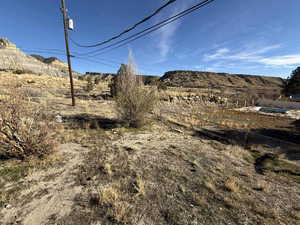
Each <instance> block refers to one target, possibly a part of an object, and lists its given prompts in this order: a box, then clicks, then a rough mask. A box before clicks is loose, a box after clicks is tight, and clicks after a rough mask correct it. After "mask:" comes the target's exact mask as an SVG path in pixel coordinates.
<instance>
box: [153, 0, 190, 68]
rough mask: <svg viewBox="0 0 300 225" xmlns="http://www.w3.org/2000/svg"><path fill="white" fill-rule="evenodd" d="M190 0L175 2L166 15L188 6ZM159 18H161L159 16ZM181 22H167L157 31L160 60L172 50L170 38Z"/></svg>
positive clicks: (168, 15) (165, 57)
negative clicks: (172, 8)
mask: <svg viewBox="0 0 300 225" xmlns="http://www.w3.org/2000/svg"><path fill="white" fill-rule="evenodd" d="M190 3H191V0H185V1H182V2H180V3H179V4H177V5H176V6H175V8H174V10H172V11H171V12H169V13H168V14H167V15H166V17H171V16H174V15H176V14H178V13H179V12H181V11H182V10H184V9H186V8H188V6H189V5H190ZM160 19H161V18H160ZM180 25H181V22H180V21H175V22H173V23H170V24H168V25H167V26H165V27H163V28H162V29H160V32H159V33H158V38H159V42H158V49H159V53H160V60H159V61H160V62H163V61H165V60H166V59H167V56H168V55H169V53H170V52H171V51H172V43H173V42H172V38H173V37H174V36H175V34H176V31H177V30H178V28H179V27H180Z"/></svg>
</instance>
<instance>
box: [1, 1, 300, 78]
mask: <svg viewBox="0 0 300 225" xmlns="http://www.w3.org/2000/svg"><path fill="white" fill-rule="evenodd" d="M66 2H67V7H68V9H69V14H70V17H72V18H73V19H74V22H75V30H74V31H71V32H70V35H71V36H72V38H73V39H74V40H76V41H78V42H80V43H82V44H93V43H95V42H97V41H102V40H105V39H107V38H110V37H111V36H113V35H114V34H117V33H118V32H120V31H122V30H124V29H125V28H127V27H129V26H130V25H132V24H134V23H135V22H137V21H138V20H140V19H142V18H143V17H145V16H146V15H148V14H150V13H152V12H153V10H155V9H156V8H158V7H159V6H161V5H162V4H163V3H164V2H166V0H165V1H162V0H143V1H141V0H126V1H122V0H101V1H99V0H86V1H82V0H66ZM198 2H200V0H177V2H176V3H175V4H172V5H171V6H169V7H168V8H167V9H164V10H163V11H162V12H161V13H160V14H159V15H157V16H156V17H154V18H152V20H150V21H148V22H147V23H145V24H144V25H142V26H140V27H139V28H138V29H137V31H139V30H141V29H143V28H146V27H148V26H151V25H153V24H154V23H157V22H158V21H160V20H162V19H164V18H167V17H170V16H171V15H174V14H175V13H176V12H180V11H181V10H184V9H186V8H187V7H189V6H192V5H194V4H196V3H198ZM59 8H60V0H43V1H41V0H3V1H2V2H1V9H0V27H1V32H0V36H1V37H7V38H9V39H10V40H12V41H13V42H15V43H16V44H17V46H18V47H21V48H24V49H27V50H28V49H61V50H62V51H63V50H64V36H63V29H62V18H61V13H60V10H59ZM299 8H300V1H299V0H285V1H280V0H216V1H215V2H213V3H212V4H210V5H209V6H206V7H204V8H202V9H200V10H198V11H196V12H194V13H192V14H191V15H188V16H186V17H184V18H183V19H182V20H180V21H179V22H175V23H172V24H170V25H168V26H166V27H164V28H163V29H161V30H158V31H156V32H154V33H152V34H151V35H149V36H146V37H144V38H142V39H139V40H137V41H135V42H132V43H130V44H129V45H127V46H125V47H122V48H119V49H115V50H113V51H111V52H108V53H105V54H103V55H100V56H97V57H94V58H93V62H88V61H85V60H80V59H76V58H74V59H73V60H72V61H73V67H74V69H75V70H77V71H79V72H83V73H84V72H86V71H98V72H116V71H117V69H118V67H119V63H122V62H126V59H127V56H128V52H129V51H130V50H131V51H132V52H133V54H134V56H135V60H136V64H137V65H138V67H139V71H140V73H142V74H153V75H163V74H164V72H166V71H169V70H199V71H213V72H227V73H240V74H261V75H269V76H281V77H286V76H288V75H289V74H290V73H291V71H292V70H293V69H295V68H296V67H297V66H299V64H300V28H299V21H300V14H299ZM125 37H126V36H125ZM71 50H72V52H76V53H84V52H87V51H91V50H94V49H84V48H78V47H76V46H74V45H72V44H71ZM40 54H41V55H43V56H57V57H58V58H60V59H62V60H65V57H64V56H62V55H60V54H55V53H51V54H48V53H40ZM94 60H97V61H99V63H98V62H97V63H96V62H94ZM100 61H101V63H100ZM102 63H103V64H102Z"/></svg>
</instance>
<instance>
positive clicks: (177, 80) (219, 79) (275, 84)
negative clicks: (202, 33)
mask: <svg viewBox="0 0 300 225" xmlns="http://www.w3.org/2000/svg"><path fill="white" fill-rule="evenodd" d="M160 81H162V82H163V83H165V84H166V85H168V86H173V87H253V88H281V87H282V85H283V82H284V80H283V79H282V78H279V77H267V76H256V75H242V74H227V73H212V72H199V71H170V72H167V73H165V75H164V76H162V77H161V78H160Z"/></svg>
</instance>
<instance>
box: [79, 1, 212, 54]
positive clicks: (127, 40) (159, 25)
mask: <svg viewBox="0 0 300 225" xmlns="http://www.w3.org/2000/svg"><path fill="white" fill-rule="evenodd" d="M213 1H215V0H205V1H202V2H200V3H198V4H196V5H194V6H192V7H190V8H188V9H186V10H184V11H182V12H180V13H178V14H176V15H174V16H172V17H170V18H168V19H165V20H163V21H161V22H159V23H157V24H155V25H153V26H151V27H149V28H147V29H144V30H142V31H140V32H138V33H136V34H133V35H131V36H129V37H127V38H125V39H122V40H120V41H118V42H116V43H114V44H111V45H108V46H106V47H103V48H100V49H97V50H94V51H91V52H87V53H83V54H79V55H81V56H86V55H90V54H93V53H97V52H101V51H103V50H105V49H109V48H110V49H109V50H108V51H110V50H113V49H116V48H120V47H122V46H124V45H126V44H128V43H130V42H132V41H135V40H137V39H139V38H142V37H144V36H146V35H148V34H150V33H152V32H154V31H156V30H158V29H160V28H162V27H164V26H166V25H168V24H170V23H172V22H174V21H176V20H178V19H180V18H182V17H184V16H186V15H188V14H190V13H192V12H194V11H196V10H198V9H200V8H202V7H204V6H206V5H208V4H210V3H212V2H213ZM124 42H125V43H124ZM121 43H123V44H121ZM119 44H120V45H119ZM111 47H112V48H111ZM108 51H105V52H108ZM103 53H104V52H101V53H99V54H95V55H91V56H98V55H100V54H103Z"/></svg>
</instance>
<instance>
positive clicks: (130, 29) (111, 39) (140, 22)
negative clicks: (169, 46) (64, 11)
mask: <svg viewBox="0 0 300 225" xmlns="http://www.w3.org/2000/svg"><path fill="white" fill-rule="evenodd" d="M176 1H177V0H169V1H168V2H167V3H165V4H164V5H162V6H161V7H159V8H158V9H156V10H155V11H154V12H153V13H152V14H151V15H149V16H147V17H146V18H144V19H142V20H140V21H139V22H137V23H136V24H134V25H133V26H131V27H129V28H128V29H126V30H124V31H122V32H121V33H119V34H117V35H115V36H113V37H111V38H109V39H107V40H105V41H102V42H100V43H97V44H93V45H82V44H79V43H77V42H76V41H74V40H73V39H72V38H70V40H71V41H72V42H73V43H74V44H75V45H76V46H78V47H82V48H93V47H97V46H100V45H104V44H106V43H108V42H111V41H113V40H115V39H117V38H119V37H121V36H123V35H124V34H126V33H128V32H130V31H132V30H134V29H135V28H136V27H137V26H139V25H141V24H143V23H145V22H146V21H148V20H150V19H151V18H152V17H154V16H155V15H157V14H158V13H159V12H160V11H162V10H163V9H164V8H166V7H167V6H169V5H171V4H172V3H174V2H176Z"/></svg>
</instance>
